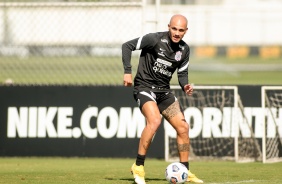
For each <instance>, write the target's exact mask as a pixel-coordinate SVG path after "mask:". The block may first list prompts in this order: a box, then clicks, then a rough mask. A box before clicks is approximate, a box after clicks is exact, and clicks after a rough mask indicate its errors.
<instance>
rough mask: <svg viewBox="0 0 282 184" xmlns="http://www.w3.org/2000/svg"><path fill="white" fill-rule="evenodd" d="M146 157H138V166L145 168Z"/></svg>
mask: <svg viewBox="0 0 282 184" xmlns="http://www.w3.org/2000/svg"><path fill="white" fill-rule="evenodd" d="M145 157H146V155H139V154H138V155H137V158H136V165H138V166H139V165H143V166H144V162H145Z"/></svg>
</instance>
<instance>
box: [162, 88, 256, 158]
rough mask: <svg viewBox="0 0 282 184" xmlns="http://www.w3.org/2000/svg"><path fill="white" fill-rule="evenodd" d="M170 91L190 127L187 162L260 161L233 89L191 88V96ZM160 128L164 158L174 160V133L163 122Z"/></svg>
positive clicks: (235, 89)
mask: <svg viewBox="0 0 282 184" xmlns="http://www.w3.org/2000/svg"><path fill="white" fill-rule="evenodd" d="M171 89H172V92H173V93H174V94H175V96H176V97H177V99H178V101H179V103H180V104H181V106H182V108H183V112H184V115H185V119H186V121H187V122H188V123H189V124H190V130H189V136H190V158H189V159H190V160H195V159H201V160H202V159H209V160H211V159H220V160H235V161H236V162H250V161H257V160H258V159H260V158H261V147H260V145H259V140H258V139H256V138H255V137H254V132H253V127H252V126H251V123H250V122H248V121H247V120H248V118H247V117H246V115H245V111H244V107H243V104H242V102H241V100H240V96H239V94H238V87H237V86H194V91H193V95H192V96H188V95H186V94H185V93H184V92H183V91H182V89H181V88H180V87H179V86H172V88H171ZM164 127H165V159H166V160H167V161H176V160H178V159H179V157H178V149H177V143H176V132H175V130H174V129H173V128H172V127H171V125H170V124H169V123H168V122H167V121H166V120H164Z"/></svg>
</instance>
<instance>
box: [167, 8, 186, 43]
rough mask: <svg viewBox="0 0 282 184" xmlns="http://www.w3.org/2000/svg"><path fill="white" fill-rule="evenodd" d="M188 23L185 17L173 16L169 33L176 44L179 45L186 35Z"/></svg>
mask: <svg viewBox="0 0 282 184" xmlns="http://www.w3.org/2000/svg"><path fill="white" fill-rule="evenodd" d="M187 24H188V21H187V19H186V17H185V16H183V15H180V14H176V15H173V16H172V17H171V19H170V22H169V24H168V31H169V35H170V38H171V40H172V41H173V42H174V43H178V42H179V41H180V40H181V39H182V38H183V37H184V35H185V33H186V31H187V30H188V28H187Z"/></svg>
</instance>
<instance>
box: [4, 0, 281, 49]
mask: <svg viewBox="0 0 282 184" xmlns="http://www.w3.org/2000/svg"><path fill="white" fill-rule="evenodd" d="M143 8H144V9H142V3H141V2H140V3H132V4H130V3H127V4H118V3H117V4H112V5H111V4H107V3H104V4H97V3H59V4H58V3H29V4H26V3H4V4H3V3H2V4H0V25H1V26H0V45H54V44H56V45H119V44H120V43H122V42H124V41H126V40H129V39H132V38H135V37H138V36H140V35H142V34H145V33H148V32H154V31H162V30H167V24H168V21H169V19H170V17H171V16H172V15H173V14H175V13H181V14H184V15H186V16H187V17H188V19H189V31H188V34H187V35H186V37H185V41H187V42H188V43H189V44H190V45H195V46H197V45H281V43H282V37H281V36H279V33H281V32H282V24H281V20H282V3H280V4H274V5H272V4H255V3H254V4H247V5H245V6H244V5H230V4H222V5H161V6H160V7H159V9H156V7H155V6H154V5H146V6H144V7H143Z"/></svg>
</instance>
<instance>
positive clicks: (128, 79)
mask: <svg viewBox="0 0 282 184" xmlns="http://www.w3.org/2000/svg"><path fill="white" fill-rule="evenodd" d="M123 85H124V86H132V74H124V75H123Z"/></svg>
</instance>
